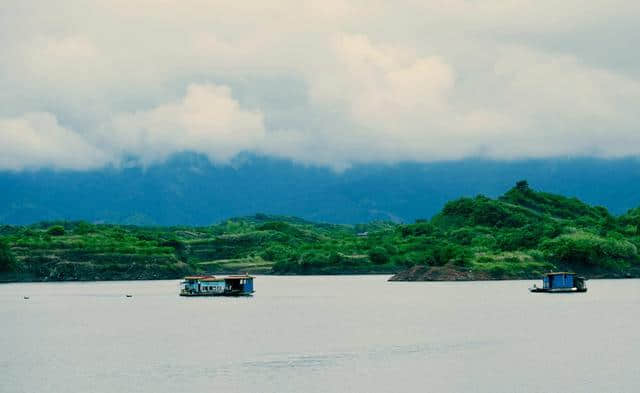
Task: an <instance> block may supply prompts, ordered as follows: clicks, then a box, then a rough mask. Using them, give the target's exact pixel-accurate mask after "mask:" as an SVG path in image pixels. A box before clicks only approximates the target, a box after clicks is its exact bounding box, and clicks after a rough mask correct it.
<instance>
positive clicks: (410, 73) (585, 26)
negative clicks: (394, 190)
mask: <svg viewBox="0 0 640 393" xmlns="http://www.w3.org/2000/svg"><path fill="white" fill-rule="evenodd" d="M639 19H640V5H639V4H636V3H634V2H629V1H625V0H608V1H599V2H589V3H585V2H583V1H578V0H568V1H565V2H563V3H558V2H555V1H551V0H537V1H534V0H515V1H511V2H504V1H498V0H489V1H483V2H475V1H474V2H471V1H465V0H453V1H444V0H427V1H415V0H406V1H401V2H394V3H390V2H383V1H377V0H370V1H362V0H328V1H324V2H322V3H317V2H316V3H314V4H311V3H304V2H296V1H293V0H283V1H281V2H278V3H277V4H275V3H273V2H266V1H237V2H235V3H233V5H230V4H229V3H228V2H226V1H222V0H180V1H177V0H175V1H174V0H170V1H162V2H157V1H153V0H134V1H130V0H129V1H124V0H113V1H110V2H107V3H91V2H89V3H87V2H86V1H82V0H64V1H60V2H51V1H44V0H26V1H23V2H17V3H16V4H15V5H12V9H11V13H2V12H0V46H1V47H2V48H3V56H2V57H0V117H2V118H4V119H5V120H3V122H5V123H6V122H7V121H11V122H15V121H18V119H23V120H22V121H26V122H27V123H25V124H28V125H29V126H28V127H26V128H24V129H25V130H31V131H24V132H25V134H29V135H32V137H31V138H30V139H29V140H31V141H32V143H33V144H34V145H33V146H34V147H33V149H32V150H33V151H40V150H39V149H38V148H36V147H37V145H38V144H39V143H40V140H42V141H45V140H46V141H50V140H51V139H52V138H53V137H51V135H53V133H58V134H60V129H63V130H65V135H66V137H68V138H71V139H74V140H76V141H82V142H83V143H84V144H77V145H76V146H77V148H80V147H81V146H84V149H86V151H87V152H88V153H87V154H76V155H75V156H76V157H78V160H76V161H74V162H75V164H74V165H70V164H69V162H70V161H68V160H69V158H65V156H64V155H63V154H58V153H56V154H53V153H50V154H49V155H48V156H47V158H46V159H39V160H34V158H33V157H32V158H29V157H30V156H29V155H23V156H20V157H23V158H20V157H18V156H15V157H14V158H12V159H5V160H4V161H2V162H3V163H4V164H2V166H0V169H1V168H13V169H15V168H22V167H32V166H34V163H37V164H35V166H56V167H60V168H82V167H83V165H82V163H81V162H80V160H81V158H84V159H85V160H86V162H85V165H84V167H87V168H92V167H95V166H96V165H102V164H104V163H107V162H111V161H112V160H110V159H107V158H106V156H107V155H108V156H109V157H113V160H115V162H117V161H118V159H120V158H122V157H123V156H127V157H130V156H134V157H138V158H139V159H140V162H142V163H144V164H152V163H154V162H158V161H161V160H164V159H166V157H168V156H169V155H171V154H173V153H176V152H180V151H185V150H194V151H198V152H201V153H204V154H207V155H208V156H209V157H210V159H211V160H213V161H217V162H227V161H229V159H230V158H231V157H233V156H234V155H235V154H237V153H238V152H241V151H249V152H256V153H260V154H267V155H276V156H279V157H286V158H291V159H294V160H296V161H300V162H304V163H313V164H319V165H329V166H332V167H334V168H338V169H340V168H345V167H348V166H349V165H350V164H352V163H357V162H379V161H383V162H395V161H401V160H417V161H430V160H440V159H457V158H462V157H467V156H473V155H483V156H487V157H494V158H506V159H511V158H519V157H546V156H554V155H599V156H605V157H611V156H623V155H638V154H640V136H638V135H639V134H640V133H639V132H638V131H639V130H638V128H639V126H640V118H639V116H638V114H637V110H636V108H635V107H634V103H636V102H638V100H639V99H640V72H639V71H638V70H639V69H640V54H638V53H639V52H637V50H636V46H637V39H638V38H640V37H639V36H638V35H637V33H635V35H634V33H633V32H634V31H637V27H636V24H637V20H639ZM603 37H614V40H615V42H613V41H612V42H610V44H611V45H606V48H604V47H603V45H602V44H601V45H588V44H587V45H585V43H590V42H600V43H603V42H606V40H605V39H604V38H603ZM603 53H604V55H603ZM594 59H597V62H596V61H595V60H594ZM292 81H293V82H292ZM296 83H297V84H296ZM301 86H302V87H301ZM185 88H187V92H186V93H184V89H185ZM299 89H304V92H303V94H300V93H299V92H298V90H299ZM32 112H48V113H51V114H52V115H50V116H55V117H57V118H58V119H63V120H64V124H65V127H61V126H59V125H58V124H57V123H56V122H55V117H54V118H53V123H54V124H55V126H52V125H46V126H44V125H42V124H40V123H39V125H38V127H35V126H34V125H33V124H32V122H33V120H28V121H27V120H25V119H31V116H32V115H25V114H29V113H32ZM3 124H4V123H3ZM14 129H17V128H15V127H14ZM35 129H37V131H34V130H35ZM48 129H51V130H56V131H48ZM72 129H73V130H75V131H72ZM12 135H13V136H12V138H17V137H16V135H15V133H14V134H12ZM69 135H71V136H69ZM27 139H28V138H27ZM27 139H25V140H27ZM53 139H55V138H53ZM24 143H26V142H24ZM78 143H79V142H78ZM24 149H27V150H28V147H27V146H26V145H25V146H24ZM96 151H97V152H106V153H102V154H105V156H104V157H103V158H102V159H99V160H95V159H92V158H93V157H94V156H95V152H96ZM55 157H58V158H55ZM9 162H11V163H9Z"/></svg>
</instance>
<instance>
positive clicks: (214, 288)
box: [180, 274, 255, 296]
mask: <svg viewBox="0 0 640 393" xmlns="http://www.w3.org/2000/svg"><path fill="white" fill-rule="evenodd" d="M254 278H255V277H253V276H250V275H248V274H243V275H238V276H226V277H216V276H187V277H185V278H184V280H183V281H182V282H180V296H251V295H252V294H253V293H254V292H255V291H254V290H253V279H254Z"/></svg>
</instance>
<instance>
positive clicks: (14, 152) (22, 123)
mask: <svg viewBox="0 0 640 393" xmlns="http://www.w3.org/2000/svg"><path fill="white" fill-rule="evenodd" d="M109 162H110V157H109V155H107V154H105V153H104V152H103V151H101V150H99V149H97V148H96V147H95V146H93V145H92V144H90V143H88V142H87V141H86V140H85V139H84V138H83V137H81V136H80V135H78V134H77V133H75V132H73V131H71V130H69V129H67V128H65V127H62V126H61V125H60V124H58V121H57V119H56V118H55V116H54V115H52V114H50V113H28V114H26V115H24V116H22V117H17V118H0V169H9V170H23V169H39V168H43V167H50V168H54V169H71V170H81V169H91V168H99V167H101V166H104V165H106V164H108V163H109Z"/></svg>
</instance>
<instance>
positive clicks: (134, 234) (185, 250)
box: [0, 181, 640, 280]
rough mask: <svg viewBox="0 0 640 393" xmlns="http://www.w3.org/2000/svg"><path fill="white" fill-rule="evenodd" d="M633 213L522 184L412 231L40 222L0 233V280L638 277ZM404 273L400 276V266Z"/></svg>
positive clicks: (261, 222)
mask: <svg viewBox="0 0 640 393" xmlns="http://www.w3.org/2000/svg"><path fill="white" fill-rule="evenodd" d="M638 247H640V208H638V209H633V210H631V211H629V212H628V213H627V214H625V215H623V216H620V217H615V216H612V215H611V214H609V212H608V211H607V210H606V209H605V208H603V207H598V206H596V207H594V206H590V205H588V204H585V203H583V202H581V201H579V200H577V199H575V198H566V197H563V196H559V195H553V194H548V193H544V192H537V191H534V190H532V189H531V188H530V187H529V185H528V184H527V182H526V181H520V182H518V183H517V184H516V186H515V187H514V188H513V189H511V190H509V191H508V192H507V193H505V194H504V195H503V196H502V197H500V198H498V199H491V198H488V197H485V196H482V195H479V196H477V197H475V198H460V199H457V200H454V201H451V202H449V203H447V204H446V205H445V206H444V208H443V209H442V211H441V212H440V213H439V214H437V215H436V216H435V217H433V218H432V219H430V220H418V221H416V222H415V223H413V224H405V225H403V224H394V223H391V222H373V223H369V224H359V225H331V224H318V223H313V222H309V221H305V220H302V219H298V218H292V217H283V216H271V215H265V214H256V215H255V216H251V217H244V218H236V219H230V220H227V221H225V222H222V223H219V224H216V225H212V226H207V227H138V226H120V225H105V224H89V223H86V222H48V223H40V224H36V225H31V226H25V227H16V226H2V227H0V272H2V273H0V279H4V280H16V279H24V280H97V279H156V278H178V277H181V276H183V275H187V274H197V273H236V272H250V273H263V274H271V273H274V274H354V273H396V272H400V271H403V270H406V269H414V270H415V269H416V268H419V269H418V270H420V271H421V272H427V273H426V274H427V277H429V274H430V273H429V272H433V275H432V276H433V277H437V279H449V278H459V277H462V278H461V279H504V278H530V277H539V276H540V275H541V274H542V273H544V272H546V271H550V270H572V271H576V272H579V273H583V274H586V275H588V276H590V277H627V276H634V277H637V276H640V257H639V254H638ZM409 271H411V270H409Z"/></svg>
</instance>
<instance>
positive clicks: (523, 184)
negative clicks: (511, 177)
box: [516, 180, 529, 191]
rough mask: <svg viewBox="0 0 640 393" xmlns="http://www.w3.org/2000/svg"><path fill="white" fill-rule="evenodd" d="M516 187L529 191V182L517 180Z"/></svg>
mask: <svg viewBox="0 0 640 393" xmlns="http://www.w3.org/2000/svg"><path fill="white" fill-rule="evenodd" d="M516 188H517V189H518V190H520V191H528V190H529V182H527V181H526V180H520V181H518V182H516Z"/></svg>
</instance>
